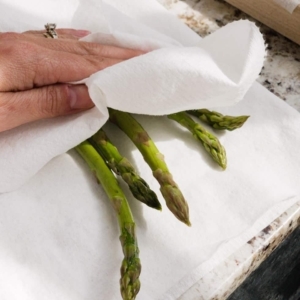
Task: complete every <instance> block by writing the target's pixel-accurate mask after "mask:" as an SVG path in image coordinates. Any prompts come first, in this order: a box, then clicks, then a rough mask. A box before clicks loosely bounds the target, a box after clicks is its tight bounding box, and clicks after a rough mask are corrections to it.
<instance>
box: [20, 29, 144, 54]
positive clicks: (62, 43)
mask: <svg viewBox="0 0 300 300" xmlns="http://www.w3.org/2000/svg"><path fill="white" fill-rule="evenodd" d="M24 34H25V35H26V37H27V39H28V38H31V39H30V41H31V42H34V43H36V44H38V45H40V46H43V47H46V48H47V49H52V50H57V51H64V52H69V53H75V54H78V55H98V56H103V57H108V58H116V59H123V60H125V59H130V58H133V57H135V56H138V55H141V54H144V52H143V51H141V50H134V49H128V48H121V47H116V46H110V45H101V44H98V43H90V42H82V41H77V42H76V43H75V42H74V41H76V40H78V39H79V38H81V37H84V36H86V35H88V34H89V31H85V30H74V29H58V30H57V34H58V39H46V38H45V37H44V36H43V31H27V32H25V33H24Z"/></svg>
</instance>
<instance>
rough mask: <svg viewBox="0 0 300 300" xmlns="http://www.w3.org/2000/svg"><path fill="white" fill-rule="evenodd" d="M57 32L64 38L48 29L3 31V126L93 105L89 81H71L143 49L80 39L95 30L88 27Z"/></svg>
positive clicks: (0, 95)
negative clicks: (48, 34) (50, 34)
mask: <svg viewBox="0 0 300 300" xmlns="http://www.w3.org/2000/svg"><path fill="white" fill-rule="evenodd" d="M57 33H58V36H59V38H58V39H47V38H45V37H44V36H43V32H42V31H28V32H25V33H22V34H18V33H0V132H2V131H5V130H8V129H11V128H14V127H17V126H19V125H22V124H25V123H28V122H32V121H35V120H39V119H45V118H51V117H56V116H62V115H69V114H74V113H77V112H80V111H83V110H86V109H89V108H91V107H93V106H94V105H93V102H92V101H91V99H90V97H89V95H88V92H87V88H86V86H85V85H70V84H66V83H65V82H72V81H78V80H82V79H84V78H86V77H88V76H90V75H91V74H93V73H95V72H97V71H99V70H102V69H105V68H107V67H109V66H112V65H114V64H117V63H119V62H122V61H124V60H126V59H130V58H133V57H135V56H137V55H141V54H142V52H141V51H137V50H132V49H124V48H119V47H114V46H105V45H101V44H95V43H87V42H81V41H78V39H79V38H80V37H83V36H85V35H87V34H88V33H89V32H87V31H84V30H73V29H60V30H59V29H58V30H57Z"/></svg>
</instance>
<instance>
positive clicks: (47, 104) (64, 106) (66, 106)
mask: <svg viewBox="0 0 300 300" xmlns="http://www.w3.org/2000/svg"><path fill="white" fill-rule="evenodd" d="M93 106H94V104H93V102H92V100H91V99H90V97H89V94H88V91H87V88H86V86H84V85H76V86H74V85H66V84H57V85H51V86H46V87H41V88H36V89H32V90H28V91H24V92H16V93H13V92H10V93H0V132H2V131H5V130H8V129H11V128H14V127H17V126H20V125H22V124H25V123H29V122H32V121H36V120H40V119H46V118H52V117H57V116H63V115H69V114H74V113H78V112H81V111H83V110H86V109H89V108H92V107H93Z"/></svg>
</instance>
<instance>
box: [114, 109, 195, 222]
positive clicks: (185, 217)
mask: <svg viewBox="0 0 300 300" xmlns="http://www.w3.org/2000/svg"><path fill="white" fill-rule="evenodd" d="M109 115H110V121H112V122H113V123H115V124H116V125H117V126H118V127H119V128H120V129H121V130H122V131H124V133H125V134H126V135H127V136H128V137H129V138H130V139H131V140H132V142H133V143H134V144H135V145H136V147H137V148H138V149H139V151H140V152H141V154H142V155H143V157H144V160H145V161H146V162H147V163H148V165H149V166H150V168H151V170H152V172H153V176H154V177H155V178H156V180H157V181H158V182H159V184H160V191H161V193H162V195H163V197H164V199H165V201H166V204H167V207H168V208H169V209H170V211H171V212H172V213H173V214H174V215H175V217H177V218H178V219H179V220H180V221H182V222H183V223H185V224H186V225H188V226H190V225H191V223H190V221H189V208H188V204H187V202H186V201H185V199H184V197H183V195H182V193H181V191H180V190H179V188H178V186H177V184H176V183H175V182H174V180H173V177H172V174H171V173H170V172H169V169H168V167H167V165H166V163H165V161H164V157H163V155H162V154H161V153H160V152H159V150H158V149H157V147H156V146H155V144H154V142H153V141H152V139H151V138H150V137H149V135H148V134H147V132H146V131H145V130H144V128H143V127H142V126H141V125H140V124H139V123H138V122H137V121H136V120H135V119H134V118H133V117H132V116H131V115H130V114H128V113H125V112H121V111H117V110H114V109H109Z"/></svg>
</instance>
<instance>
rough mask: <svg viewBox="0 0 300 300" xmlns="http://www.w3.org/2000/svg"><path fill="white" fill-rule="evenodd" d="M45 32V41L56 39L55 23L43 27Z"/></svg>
mask: <svg viewBox="0 0 300 300" xmlns="http://www.w3.org/2000/svg"><path fill="white" fill-rule="evenodd" d="M45 28H46V32H45V33H44V34H43V35H44V37H45V38H47V39H58V35H57V32H56V31H55V28H56V24H55V23H47V24H46V25H45Z"/></svg>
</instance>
